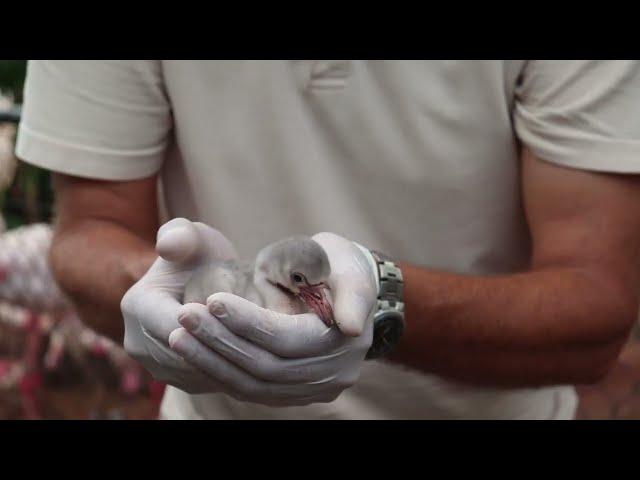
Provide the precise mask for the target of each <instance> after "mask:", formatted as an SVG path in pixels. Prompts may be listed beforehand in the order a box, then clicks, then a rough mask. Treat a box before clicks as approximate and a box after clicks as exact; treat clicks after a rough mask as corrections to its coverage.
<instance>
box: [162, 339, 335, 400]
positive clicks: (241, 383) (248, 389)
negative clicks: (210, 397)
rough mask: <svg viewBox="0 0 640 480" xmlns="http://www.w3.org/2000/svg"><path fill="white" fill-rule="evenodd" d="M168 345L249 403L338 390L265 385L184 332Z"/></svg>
mask: <svg viewBox="0 0 640 480" xmlns="http://www.w3.org/2000/svg"><path fill="white" fill-rule="evenodd" d="M169 344H170V345H171V348H172V349H173V350H175V351H176V352H177V353H178V354H180V356H182V357H183V358H184V359H185V360H187V361H188V362H189V363H191V364H192V365H194V366H195V367H197V368H199V369H200V370H202V371H203V372H204V373H206V374H207V375H209V376H211V377H212V378H214V379H215V380H217V381H219V382H220V383H222V384H223V385H225V386H226V387H227V388H228V389H229V390H228V392H230V394H232V395H234V396H239V397H240V398H241V399H244V400H249V401H258V402H261V403H266V402H275V403H280V402H290V401H295V399H299V398H304V397H310V396H317V395H323V394H325V395H326V394H327V392H328V391H329V390H330V391H331V392H333V391H335V389H336V387H335V386H334V385H332V384H330V383H329V385H327V383H328V382H325V383H301V384H279V383H271V382H265V381H263V380H260V379H258V378H255V377H253V376H251V375H249V374H248V373H247V372H245V371H244V370H242V369H241V368H239V367H237V366H236V365H234V364H232V363H231V362H229V361H228V360H227V359H225V358H224V357H223V356H222V355H220V354H218V353H217V352H215V351H213V350H211V349H209V348H207V347H206V346H205V345H203V344H202V343H200V341H199V340H197V339H196V338H195V337H194V336H192V335H191V334H190V333H189V332H188V331H187V330H185V329H184V328H179V329H177V330H175V331H174V332H172V333H171V336H170V339H169Z"/></svg>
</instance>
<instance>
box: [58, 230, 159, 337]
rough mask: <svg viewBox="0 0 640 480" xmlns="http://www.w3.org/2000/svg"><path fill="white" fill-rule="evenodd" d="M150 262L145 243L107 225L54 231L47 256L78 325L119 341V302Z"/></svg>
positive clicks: (151, 252) (150, 251)
mask: <svg viewBox="0 0 640 480" xmlns="http://www.w3.org/2000/svg"><path fill="white" fill-rule="evenodd" d="M155 258H156V254H155V250H154V245H153V243H152V242H151V239H149V238H141V237H140V236H138V235H135V234H133V233H131V232H130V231H129V230H127V229H125V228H123V227H121V226H119V225H117V224H115V223H113V222H110V221H101V220H85V221H82V222H80V223H78V224H77V225H74V226H70V227H67V228H65V229H64V230H61V229H59V228H56V231H55V234H54V239H53V243H52V247H51V252H50V260H51V265H52V269H53V273H54V276H55V278H56V280H57V282H58V283H59V284H60V286H61V288H62V289H63V290H64V291H65V292H66V293H67V294H68V295H69V296H70V297H71V299H72V301H73V303H74V306H75V307H76V309H77V311H78V313H79V315H80V317H81V318H82V320H83V321H84V322H85V323H86V324H87V325H88V326H90V327H91V328H93V329H95V330H96V331H97V332H99V333H101V334H104V335H106V336H109V337H110V338H112V339H114V340H116V341H118V342H120V341H122V338H123V335H124V326H123V322H122V315H121V312H120V300H121V299H122V296H123V295H124V293H125V292H126V291H127V290H128V289H129V287H131V285H133V284H134V283H135V282H136V281H137V280H138V279H139V278H140V277H141V276H142V275H143V274H144V273H145V272H146V270H147V269H148V268H149V266H150V265H151V263H153V261H154V260H155Z"/></svg>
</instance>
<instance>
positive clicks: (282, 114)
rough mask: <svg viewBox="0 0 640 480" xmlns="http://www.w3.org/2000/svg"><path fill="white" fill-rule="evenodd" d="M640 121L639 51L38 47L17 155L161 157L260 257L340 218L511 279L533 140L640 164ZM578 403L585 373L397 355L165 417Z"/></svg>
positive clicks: (138, 164) (92, 166) (359, 230)
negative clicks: (549, 376) (172, 53)
mask: <svg viewBox="0 0 640 480" xmlns="http://www.w3.org/2000/svg"><path fill="white" fill-rule="evenodd" d="M639 119H640V67H639V64H638V63H637V62H633V61H533V60H530V61H324V60H304V61H148V60H145V61H37V62H31V63H30V65H29V69H28V78H27V85H26V98H25V105H24V118H23V121H22V124H21V125H20V129H19V135H18V143H17V154H18V156H19V157H20V158H22V159H24V160H26V161H28V162H30V163H34V164H37V165H40V166H42V167H46V168H50V169H52V170H54V171H58V172H63V173H68V174H73V175H78V176H85V177H91V178H99V179H108V180H130V179H136V178H142V177H146V176H149V175H152V174H154V173H156V172H159V171H160V172H161V173H162V179H163V183H164V188H165V196H166V197H165V200H166V205H167V209H168V212H169V215H170V216H184V217H187V218H190V219H193V220H200V221H203V222H206V223H208V224H211V225H213V226H215V227H216V228H218V229H220V230H221V231H222V232H223V233H224V234H225V235H227V236H228V237H229V238H230V239H231V240H232V241H233V242H234V243H235V245H236V246H237V248H238V250H239V252H240V253H241V254H242V255H244V256H246V257H247V258H248V257H251V256H253V255H255V253H256V252H257V251H258V250H259V248H260V247H262V246H264V245H265V244H266V243H268V242H271V241H273V240H276V239H278V238H281V237H283V236H286V235H291V234H294V233H302V234H313V233H315V232H318V231H332V232H335V233H338V234H340V235H343V236H345V237H347V238H350V239H353V240H355V241H357V242H359V243H361V244H363V245H367V246H369V247H372V248H376V249H379V250H382V251H384V252H386V253H388V254H390V255H392V256H394V257H396V258H399V259H403V260H405V261H409V262H412V263H415V264H419V265H424V266H428V267H434V268H438V269H444V270H447V271H451V272H461V273H466V274H491V273H506V272H514V271H518V270H521V269H523V268H525V267H526V265H527V261H528V258H529V255H530V243H529V237H528V233H527V226H526V223H525V217H524V214H523V211H522V206H521V200H520V184H519V161H518V141H521V142H523V143H524V144H526V145H527V146H529V147H530V148H531V149H532V150H533V152H535V153H536V154H537V155H538V156H540V157H541V158H544V159H546V160H548V161H551V162H554V163H557V164H561V165H565V166H568V167H572V168H582V169H592V170H599V171H608V172H625V173H640V120H639ZM132 208H135V205H132ZM424 321H429V319H428V318H425V319H424ZM575 406H576V396H575V392H574V390H573V388H571V387H569V386H558V387H552V388H536V389H518V390H504V389H499V390H498V389H488V388H477V387H472V386H469V385H464V384H460V383H457V382H452V381H449V380H447V379H443V378H439V377H436V376H434V375H427V374H424V373H422V372H418V371H414V370H410V369H406V368H402V367H399V366H396V365H391V364H388V363H385V362H381V361H378V362H367V363H366V365H365V367H364V370H363V373H362V376H361V379H360V381H359V382H358V384H357V385H356V386H354V387H353V388H351V389H349V390H347V391H345V392H344V393H343V394H342V395H341V396H340V397H339V398H338V399H337V400H336V401H334V402H332V403H330V404H314V405H309V406H305V407H294V408H269V407H264V406H260V405H255V404H251V403H243V402H238V401H235V400H233V399H231V398H229V397H226V396H224V395H198V396H190V395H187V394H185V393H183V392H181V391H178V390H176V389H173V388H169V389H168V391H167V394H166V397H165V400H164V402H163V406H162V415H163V417H164V418H372V419H383V418H384V419H387V418H389V419H390V418H571V417H572V416H573V414H574V410H575Z"/></svg>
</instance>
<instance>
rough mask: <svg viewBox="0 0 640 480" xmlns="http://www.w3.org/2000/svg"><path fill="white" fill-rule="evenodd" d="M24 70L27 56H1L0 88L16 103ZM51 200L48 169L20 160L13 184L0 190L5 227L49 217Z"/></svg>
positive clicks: (19, 99) (25, 69) (22, 85)
mask: <svg viewBox="0 0 640 480" xmlns="http://www.w3.org/2000/svg"><path fill="white" fill-rule="evenodd" d="M26 71H27V61H26V60H0V92H1V93H2V94H3V95H7V96H9V97H10V98H12V99H13V101H14V102H15V103H22V90H23V87H24V80H25V75H26ZM52 203H53V193H52V190H51V185H50V180H49V172H48V171H47V170H43V169H41V168H38V167H35V166H33V165H28V164H26V163H22V162H20V163H19V165H18V168H17V170H16V176H15V178H14V181H13V184H12V185H11V186H10V187H9V188H8V189H7V191H5V192H0V209H1V210H2V213H3V215H4V217H5V220H6V222H7V227H8V228H13V227H17V226H19V225H22V224H25V223H33V222H43V221H49V220H50V217H51V208H52V207H51V205H52Z"/></svg>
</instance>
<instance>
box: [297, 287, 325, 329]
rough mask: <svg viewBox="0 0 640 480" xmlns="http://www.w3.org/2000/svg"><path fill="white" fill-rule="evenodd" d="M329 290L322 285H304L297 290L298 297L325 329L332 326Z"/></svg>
mask: <svg viewBox="0 0 640 480" xmlns="http://www.w3.org/2000/svg"><path fill="white" fill-rule="evenodd" d="M328 292H329V289H328V287H327V286H326V285H325V284H324V283H320V284H318V285H306V286H303V287H300V288H299V291H298V293H297V295H298V297H299V298H300V299H301V300H302V301H303V302H304V303H305V304H306V305H307V307H309V309H310V310H311V311H312V312H314V313H315V314H316V315H318V317H320V320H322V321H323V322H324V324H325V325H326V326H327V327H330V326H331V325H333V322H334V320H333V307H332V306H331V301H330V300H329V295H328Z"/></svg>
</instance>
